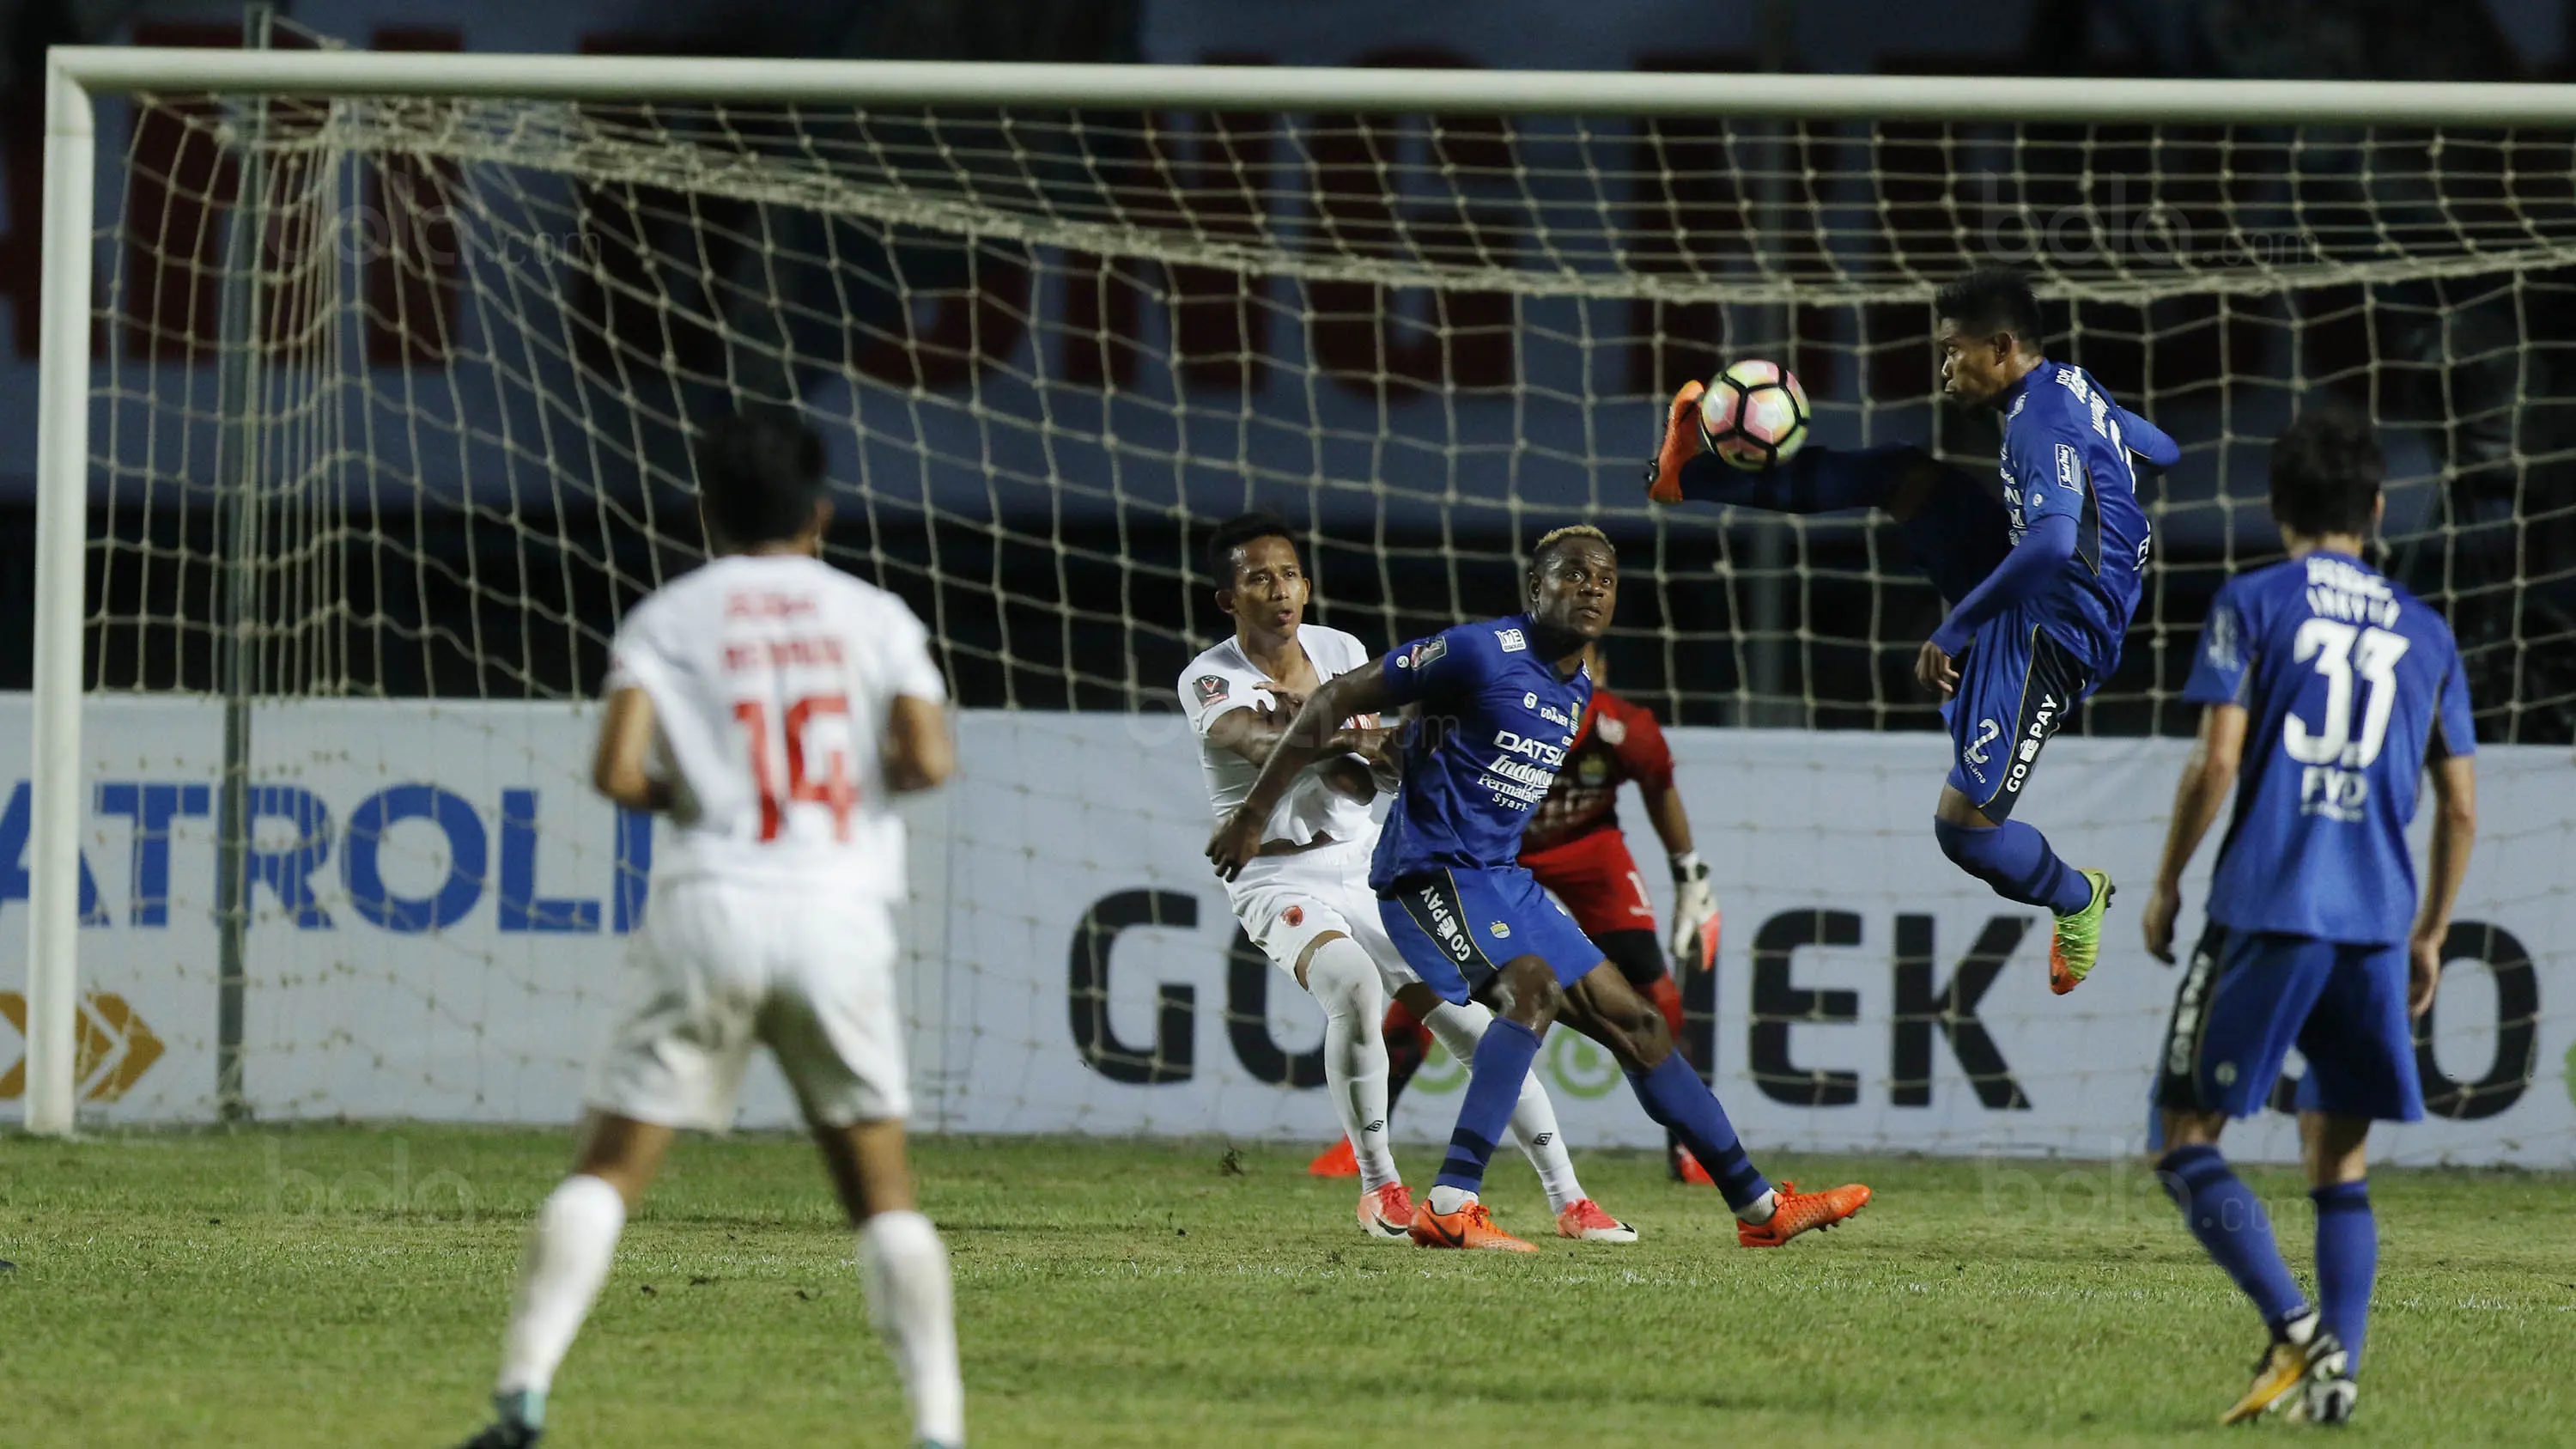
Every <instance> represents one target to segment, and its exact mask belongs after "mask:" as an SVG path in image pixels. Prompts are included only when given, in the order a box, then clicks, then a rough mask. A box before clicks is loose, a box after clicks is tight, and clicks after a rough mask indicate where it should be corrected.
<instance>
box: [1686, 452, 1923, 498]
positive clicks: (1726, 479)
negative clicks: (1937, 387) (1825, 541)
mask: <svg viewBox="0 0 2576 1449" xmlns="http://www.w3.org/2000/svg"><path fill="white" fill-rule="evenodd" d="M1944 471H1946V470H1945V469H1944V468H1943V467H1942V465H1941V464H1940V463H1939V462H1938V461H1936V460H1935V459H1934V458H1933V457H1932V455H1931V454H1929V453H1926V452H1924V451H1923V450H1922V449H1921V448H1918V447H1915V446H1913V445H1912V444H1910V443H1895V444H1890V445H1888V446H1886V447H1883V448H1857V449H1850V450H1845V449H1838V448H1820V447H1814V446H1810V447H1805V448H1801V449H1799V450H1798V454H1797V456H1796V457H1793V458H1791V459H1790V460H1789V461H1788V462H1786V463H1783V464H1781V465H1780V466H1779V467H1776V468H1765V469H1763V470H1761V471H1760V472H1748V471H1746V470H1745V469H1742V468H1738V467H1734V466H1732V465H1731V464H1729V463H1727V462H1726V461H1725V460H1724V459H1722V458H1720V457H1718V456H1717V455H1716V454H1714V453H1710V452H1707V451H1705V450H1703V451H1702V452H1700V453H1698V454H1697V455H1695V456H1693V457H1692V458H1691V459H1690V460H1689V461H1688V462H1685V463H1683V464H1682V465H1681V468H1680V470H1679V473H1678V475H1677V476H1678V478H1679V487H1680V491H1681V496H1682V497H1683V498H1685V499H1688V500H1690V501H1691V502H1694V503H1717V504H1727V505H1732V506H1734V507H1737V508H1759V509H1763V510H1766V511H1768V512H1771V513H1836V512H1841V511H1843V510H1845V509H1852V508H1886V509H1888V511H1889V512H1891V513H1899V514H1900V516H1902V514H1901V513H1900V508H1901V506H1902V505H1901V503H1900V502H1899V500H1900V499H1902V498H1905V497H1909V496H1914V495H1916V494H1918V493H1919V492H1921V491H1927V490H1928V489H1929V488H1930V486H1931V484H1932V483H1933V482H1934V481H1935V480H1936V479H1937V478H1938V477H1939V475H1940V474H1941V473H1942V472H1944ZM1909 484H1911V485H1914V486H1912V487H1909V486H1908V485H1909ZM1908 511H1910V510H1908Z"/></svg>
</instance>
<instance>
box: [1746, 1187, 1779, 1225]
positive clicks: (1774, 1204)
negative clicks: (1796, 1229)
mask: <svg viewBox="0 0 2576 1449" xmlns="http://www.w3.org/2000/svg"><path fill="white" fill-rule="evenodd" d="M1779 1210H1780V1190H1779V1189H1778V1188H1773V1189H1772V1190H1771V1191H1769V1192H1766V1193H1764V1194H1762V1195H1761V1196H1760V1197H1757V1198H1755V1199H1754V1200H1753V1201H1751V1202H1749V1203H1746V1204H1745V1205H1744V1206H1743V1207H1741V1208H1738V1209H1737V1210H1736V1213H1735V1216H1736V1217H1737V1218H1738V1219H1739V1220H1741V1221H1744V1222H1748V1223H1751V1224H1752V1225H1753V1226H1755V1227H1757V1228H1758V1227H1760V1226H1762V1225H1763V1224H1764V1223H1767V1222H1769V1221H1771V1215H1772V1214H1773V1213H1775V1212H1778V1211H1779Z"/></svg>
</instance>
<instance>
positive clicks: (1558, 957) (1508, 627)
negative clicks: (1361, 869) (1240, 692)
mask: <svg viewBox="0 0 2576 1449" xmlns="http://www.w3.org/2000/svg"><path fill="white" fill-rule="evenodd" d="M1618 601H1619V560H1618V555H1617V553H1616V551H1615V550H1613V549H1612V548H1611V546H1610V540H1609V538H1608V537H1607V536H1605V535H1604V534H1603V533H1602V532H1601V530H1599V529H1597V528H1591V527H1584V526H1577V527H1573V528H1560V529H1557V530H1556V531H1555V532H1553V533H1550V534H1548V535H1546V536H1545V537H1543V538H1541V539H1540V540H1539V541H1538V545H1537V547H1536V548H1534V549H1532V550H1531V553H1530V567H1529V575H1528V579H1527V582H1526V591H1525V593H1524V596H1523V600H1522V602H1523V605H1524V608H1525V612H1522V613H1518V614H1514V615H1511V616H1509V617H1507V618H1502V619H1495V620H1491V621H1488V622H1484V623H1477V624H1460V625H1458V626H1456V627H1455V628H1451V629H1444V630H1442V631H1441V632H1439V633H1437V634H1434V635H1432V636H1430V637H1429V638H1426V639H1417V640H1414V641H1413V642H1411V643H1409V644H1405V645H1403V646H1401V647H1399V648H1397V649H1396V650H1394V651H1393V652H1391V653H1389V654H1387V655H1385V656H1384V657H1383V658H1380V659H1377V660H1375V661H1373V662H1371V663H1368V664H1364V665H1362V666H1361V667H1359V668H1357V669H1354V670H1352V671H1350V672H1349V673H1346V674H1340V675H1336V676H1334V677H1333V678H1331V679H1329V680H1327V681H1325V682H1324V684H1323V685H1322V686H1321V687H1320V688H1318V689H1317V690H1316V691H1315V692H1314V693H1313V694H1312V695H1310V696H1308V697H1307V700H1306V703H1305V706H1304V707H1303V708H1302V709H1301V710H1299V711H1298V714H1297V718H1296V719H1295V720H1293V721H1291V722H1290V724H1289V726H1288V731H1287V733H1286V734H1285V735H1284V736H1283V737H1282V739H1281V741H1280V743H1279V745H1278V746H1277V747H1275V748H1274V749H1273V750H1272V751H1271V754H1270V757H1269V759H1268V760H1267V761H1265V762H1264V763H1263V765H1262V767H1261V774H1260V775H1259V777H1258V778H1256V779H1255V780H1254V781H1253V784H1252V791H1251V794H1250V795H1249V796H1247V797H1246V798H1245V799H1244V800H1243V802H1242V803H1241V804H1240V805H1238V806H1237V807H1236V808H1235V810H1234V813H1233V814H1232V815H1230V816H1228V817H1227V818H1226V820H1225V821H1224V823H1222V824H1220V825H1219V826H1218V827H1217V831H1216V835H1215V836H1214V838H1212V839H1211V840H1210V841H1209V842H1208V859H1209V860H1210V861H1212V862H1214V863H1215V865H1216V868H1217V872H1218V874H1220V875H1222V876H1224V877H1226V878H1227V879H1229V880H1230V879H1232V878H1233V877H1234V875H1235V873H1236V872H1237V871H1240V870H1241V869H1242V868H1243V866H1244V864H1245V862H1247V861H1249V860H1251V859H1252V858H1253V857H1254V855H1255V854H1257V853H1258V852H1259V850H1260V848H1261V830H1262V824H1263V822H1265V821H1267V820H1268V819H1269V818H1270V812H1271V810H1272V809H1273V808H1274V807H1275V806H1276V805H1277V804H1278V802H1279V798H1280V796H1281V795H1282V794H1283V793H1284V792H1285V791H1286V790H1287V788H1288V785H1289V782H1291V781H1292V780H1294V779H1295V778H1296V777H1297V773H1298V771H1300V770H1303V769H1304V768H1306V766H1308V765H1309V764H1312V763H1313V762H1315V761H1316V760H1318V759H1320V758H1322V757H1323V756H1324V755H1325V754H1326V753H1328V752H1329V749H1330V746H1329V744H1328V741H1329V740H1330V738H1331V737H1332V735H1333V733H1334V731H1335V730H1337V729H1338V728H1339V727H1340V725H1341V722H1342V721H1344V720H1346V719H1349V718H1351V717H1352V716H1355V715H1368V714H1381V713H1390V712H1392V711H1394V710H1396V709H1399V708H1405V709H1408V710H1409V711H1410V714H1411V718H1410V719H1409V721H1408V722H1407V724H1406V727H1405V736H1404V748H1403V752H1402V757H1401V762H1400V763H1401V767H1402V777H1401V782H1400V783H1399V784H1398V786H1397V788H1396V797H1395V803H1394V807H1393V809H1392V810H1391V811H1390V813H1389V814H1388V816H1387V819H1386V824H1385V826H1384V827H1383V828H1382V829H1381V830H1380V831H1379V834H1378V844H1377V856H1376V859H1375V861H1374V862H1373V863H1372V865H1371V868H1370V871H1369V885H1370V886H1371V888H1373V889H1374V890H1375V891H1376V892H1377V895H1378V911H1379V915H1380V916H1381V918H1382V919H1383V921H1384V923H1385V926H1386V930H1387V934H1388V936H1389V937H1391V938H1392V939H1393V940H1394V942H1395V944H1396V946H1397V948H1398V949H1399V950H1401V951H1402V952H1403V953H1404V958H1405V961H1406V963H1407V964H1409V965H1411V966H1412V967H1413V969H1414V971H1415V973H1416V974H1418V975H1419V976H1420V977H1421V978H1422V980H1423V983H1424V984H1425V985H1427V986H1429V987H1430V988H1431V989H1432V990H1434V991H1436V992H1438V993H1440V995H1441V996H1442V997H1443V998H1444V999H1446V1000H1448V1001H1452V1002H1460V1003H1463V1002H1465V1001H1467V1000H1468V999H1469V998H1470V997H1471V996H1472V997H1477V998H1481V999H1485V1000H1487V1002H1488V1004H1490V1005H1491V1006H1492V1007H1493V1009H1494V1012H1495V1017H1494V1021H1493V1024H1492V1025H1491V1026H1489V1027H1487V1028H1486V1030H1485V1035H1484V1037H1483V1038H1482V1039H1481V1040H1479V1041H1478V1042H1477V1044H1476V1053H1475V1057H1474V1059H1473V1060H1472V1061H1471V1062H1470V1063H1469V1074H1468V1080H1467V1090H1466V1093H1465V1100H1464V1101H1463V1102H1462V1103H1461V1105H1460V1107H1459V1111H1458V1126H1457V1130H1456V1131H1455V1132H1454V1133H1452V1134H1451V1136H1450V1139H1449V1153H1448V1156H1447V1158H1446V1159H1445V1160H1444V1161H1443V1163H1442V1164H1441V1169H1440V1176H1439V1178H1438V1180H1437V1181H1436V1182H1435V1183H1434V1185H1433V1186H1432V1189H1431V1191H1430V1193H1429V1194H1427V1195H1426V1196H1425V1197H1424V1198H1423V1200H1422V1201H1421V1202H1420V1203H1419V1204H1418V1205H1417V1206H1416V1207H1415V1209H1414V1217H1413V1232H1412V1236H1413V1241H1414V1242H1416V1243H1419V1244H1421V1245H1423V1246H1425V1247H1435V1248H1486V1249H1499V1250H1503V1251H1510V1252H1532V1251H1535V1250H1534V1249H1533V1248H1532V1247H1531V1246H1530V1245H1529V1244H1528V1243H1525V1242H1523V1241H1521V1240H1520V1239H1518V1238H1516V1237H1513V1236H1512V1235H1511V1234H1509V1233H1506V1232H1504V1231H1502V1230H1501V1229H1500V1228H1498V1227H1496V1226H1495V1225H1494V1221H1493V1217H1492V1215H1491V1214H1490V1213H1488V1212H1487V1211H1486V1209H1485V1208H1484V1206H1483V1205H1482V1204H1481V1202H1480V1201H1479V1200H1478V1195H1479V1193H1480V1191H1481V1189H1482V1187H1483V1183H1484V1176H1485V1164H1486V1162H1487V1161H1488V1160H1489V1159H1490V1158H1491V1157H1492V1156H1493V1153H1494V1143H1495V1141H1496V1139H1498V1138H1499V1137H1501V1136H1502V1133H1503V1128H1504V1125H1505V1123H1506V1122H1507V1121H1509V1119H1510V1117H1511V1113H1512V1107H1513V1104H1514V1103H1515V1102H1516V1101H1517V1100H1518V1099H1519V1096H1520V1090H1521V1080H1522V1078H1523V1077H1525V1076H1527V1075H1528V1073H1529V1068H1530V1063H1531V1061H1532V1060H1534V1059H1535V1058H1536V1057H1537V1055H1538V1048H1539V1041H1540V1038H1541V1037H1542V1036H1544V1035H1545V1033H1546V1032H1547V1029H1548V1027H1549V1025H1550V1024H1551V1023H1553V1022H1555V1021H1556V1020H1558V1019H1559V1018H1560V1017H1562V1018H1563V1019H1564V1021H1565V1022H1566V1023H1567V1024H1568V1025H1570V1026H1572V1027H1574V1028H1575V1029H1576V1030H1577V1031H1580V1032H1582V1033H1583V1034H1584V1035H1585V1036H1588V1037H1590V1038H1592V1039H1593V1040H1594V1041H1597V1042H1599V1043H1601V1044H1602V1045H1603V1046H1604V1047H1607V1048H1608V1049H1609V1051H1610V1054H1611V1056H1612V1057H1614V1058H1615V1059H1617V1061H1618V1062H1619V1065H1620V1066H1621V1067H1622V1068H1624V1069H1625V1070H1626V1072H1627V1075H1628V1082H1629V1085H1630V1086H1631V1087H1632V1088H1634V1089H1635V1091H1636V1094H1637V1100H1638V1101H1639V1102H1640V1103H1641V1104H1642V1105H1643V1106H1644V1107H1645V1109H1646V1115H1647V1116H1649V1117H1651V1118H1653V1119H1654V1120H1655V1121H1656V1122H1657V1123H1658V1124H1660V1125H1661V1126H1663V1127H1665V1128H1666V1129H1668V1130H1670V1131H1671V1132H1673V1133H1674V1134H1676V1135H1678V1136H1679V1137H1680V1138H1681V1140H1682V1143H1683V1145H1684V1146H1686V1147H1688V1148H1689V1149H1690V1151H1691V1154H1692V1155H1693V1156H1695V1157H1697V1158H1698V1159H1699V1161H1700V1163H1701V1165H1702V1166H1705V1167H1706V1168H1707V1169H1708V1171H1709V1175H1710V1176H1711V1177H1712V1178H1714V1179H1715V1180H1716V1182H1717V1186H1718V1188H1719V1190H1720V1191H1722V1192H1723V1193H1724V1194H1725V1196H1726V1202H1727V1205H1728V1206H1729V1207H1730V1208H1732V1209H1734V1211H1735V1215H1736V1218H1737V1220H1738V1227H1737V1239H1738V1241H1740V1242H1742V1243H1743V1244H1745V1245H1746V1246H1747V1247H1776V1246H1778V1245H1780V1244H1782V1243H1785V1242H1787V1241H1788V1240H1789V1239H1791V1238H1793V1237H1796V1236H1797V1235H1798V1234H1800V1233H1803V1232H1806V1231H1807V1230H1809V1229H1811V1228H1822V1227H1830V1226H1832V1225H1833V1224H1834V1223H1837V1222H1840V1221H1842V1220H1843V1219H1844V1218H1847V1217H1849V1216H1851V1215H1852V1214H1853V1213H1855V1212H1858V1211H1859V1210H1860V1208H1861V1205H1862V1204H1864V1203H1866V1202H1868V1201H1869V1189H1868V1188H1866V1187H1863V1186H1860V1185H1859V1184H1857V1183H1855V1184H1849V1185H1846V1186H1843V1187H1838V1188H1835V1189H1833V1190H1831V1191H1829V1192H1822V1193H1800V1192H1797V1191H1796V1190H1795V1188H1794V1185H1793V1184H1790V1183H1785V1182H1784V1183H1781V1184H1780V1185H1779V1186H1778V1187H1777V1188H1776V1189H1775V1188H1774V1187H1773V1186H1772V1185H1771V1184H1770V1183H1768V1182H1766V1181H1764V1180H1763V1177H1762V1174H1761V1173H1760V1172H1758V1171H1756V1170H1755V1169H1754V1166H1753V1163H1752V1161H1751V1159H1750V1158H1748V1157H1747V1156H1746V1154H1745V1151H1744V1146H1743V1144H1742V1143H1741V1142H1739V1141H1738V1140H1737V1139H1736V1135H1735V1128H1734V1126H1733V1124H1732V1123H1730V1122H1728V1120H1727V1117H1726V1109H1725V1108H1723V1107H1721V1106H1719V1105H1718V1101H1717V1097H1716V1096H1715V1094H1713V1093H1711V1092H1710V1091H1709V1088H1708V1085H1707V1084H1706V1083H1705V1082H1702V1081H1701V1080H1700V1078H1699V1074H1698V1073H1697V1072H1695V1071H1693V1070H1692V1069H1691V1067H1690V1065H1689V1063H1687V1062H1685V1061H1684V1060H1682V1057H1681V1054H1680V1053H1679V1052H1677V1051H1675V1050H1674V1049H1673V1038H1672V1031H1671V1029H1670V1028H1669V1027H1668V1026H1667V1025H1666V1024H1665V1021H1664V1018H1663V1014H1662V1013H1661V1012H1659V1011H1657V1010H1656V1009H1655V1007H1654V1005H1653V1004H1652V1003H1651V1002H1649V1001H1648V1000H1646V998H1644V997H1642V996H1639V995H1638V994H1637V992H1636V989H1635V988H1633V987H1631V986H1630V985H1629V984H1628V979H1627V978H1626V977H1625V976H1623V975H1621V974H1620V972H1619V968H1618V967H1616V966H1613V965H1612V964H1610V962H1609V961H1608V960H1607V959H1605V958H1604V957H1603V955H1602V952H1601V949H1600V948H1599V947H1598V946H1595V945H1594V944H1593V943H1592V942H1591V940H1590V939H1589V938H1587V937H1586V936H1585V935H1584V934H1583V932H1582V931H1581V930H1580V929H1578V928H1577V927H1576V926H1575V924H1574V918H1573V917H1571V916H1569V915H1567V914H1566V912H1565V908H1564V907H1562V906H1560V905H1558V904H1557V903H1556V902H1555V901H1554V900H1552V899H1550V898H1549V897H1548V894H1547V892H1545V891H1544V890H1541V889H1540V888H1539V885H1538V882H1537V881H1536V880H1534V879H1532V878H1531V876H1530V873H1529V872H1528V871H1527V870H1525V869H1523V868H1522V866H1521V864H1520V847H1521V835H1522V833H1523V832H1524V831H1525V830H1526V829H1527V828H1528V825H1529V821H1530V814H1531V812H1532V811H1533V810H1535V809H1536V808H1537V807H1538V803H1539V802H1540V801H1541V800H1543V799H1545V798H1547V791H1548V786H1549V785H1550V784H1552V783H1554V781H1555V779H1556V772H1557V770H1558V768H1559V767H1560V766H1562V765H1563V764H1564V763H1565V753H1566V749H1567V747H1568V746H1570V745H1572V744H1573V743H1574V736H1575V730H1576V727H1577V725H1578V724H1579V723H1580V722H1581V720H1582V719H1583V709H1584V706H1585V704H1586V703H1588V702H1589V701H1590V699H1591V697H1592V676H1591V674H1590V673H1589V672H1588V671H1587V670H1586V669H1585V667H1584V662H1583V655H1584V649H1585V646H1587V645H1589V644H1591V643H1592V642H1593V641H1594V640H1597V639H1599V638H1600V637H1601V635H1602V632H1603V631H1604V630H1606V629H1608V628H1609V626H1610V616H1611V613H1612V611H1613V610H1614V609H1615V608H1616V607H1617V605H1618Z"/></svg>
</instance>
